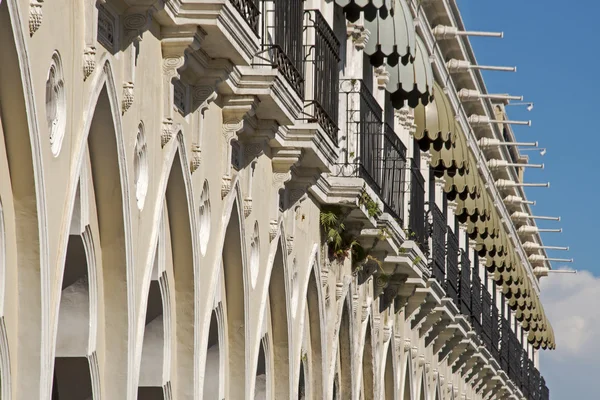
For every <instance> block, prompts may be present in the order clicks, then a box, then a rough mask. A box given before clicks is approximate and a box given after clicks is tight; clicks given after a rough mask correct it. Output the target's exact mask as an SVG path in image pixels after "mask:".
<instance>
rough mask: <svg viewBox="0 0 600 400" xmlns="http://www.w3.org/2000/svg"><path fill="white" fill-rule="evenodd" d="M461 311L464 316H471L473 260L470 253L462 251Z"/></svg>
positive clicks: (459, 292) (459, 295)
mask: <svg viewBox="0 0 600 400" xmlns="http://www.w3.org/2000/svg"><path fill="white" fill-rule="evenodd" d="M458 288H459V291H458V298H459V310H460V313H461V314H463V315H471V260H469V253H467V252H465V251H462V250H461V256H460V281H459V285H458Z"/></svg>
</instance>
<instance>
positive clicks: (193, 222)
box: [130, 131, 201, 396]
mask: <svg viewBox="0 0 600 400" xmlns="http://www.w3.org/2000/svg"><path fill="white" fill-rule="evenodd" d="M186 149H187V144H186V142H185V135H184V134H183V132H181V131H179V132H178V133H177V135H176V136H175V140H173V141H171V142H169V144H167V146H165V148H164V149H163V165H162V169H161V172H160V178H159V182H158V185H157V191H158V196H157V198H156V203H155V204H154V210H153V214H152V215H153V217H152V218H153V220H154V224H153V227H152V230H151V233H150V241H149V247H148V248H149V251H148V252H147V253H146V260H145V262H144V265H145V267H144V273H143V276H142V281H141V285H140V292H141V293H147V292H148V288H149V286H150V283H151V278H152V269H153V265H154V254H155V252H154V249H155V248H156V246H157V244H158V240H159V236H160V230H161V223H162V215H163V212H164V210H165V206H164V204H165V199H166V194H167V185H168V181H169V177H170V174H171V170H172V167H173V165H174V162H175V161H176V158H177V157H179V160H180V164H181V168H182V175H183V181H184V185H185V192H186V193H185V198H186V201H187V204H188V211H189V213H190V222H189V223H190V230H191V233H190V234H191V239H192V247H193V263H194V266H193V270H194V276H199V268H200V261H199V259H200V256H199V253H198V251H199V250H198V249H199V244H198V221H197V218H195V217H194V216H195V212H194V210H195V208H196V206H195V201H194V195H193V185H192V179H191V174H190V173H189V169H187V168H186V167H185V166H187V165H189V158H188V156H187V151H186ZM173 286H174V285H170V287H169V290H170V291H171V288H172V287H173ZM199 292H200V289H199V281H198V280H197V279H194V303H195V307H194V308H195V310H196V309H197V307H198V305H199V303H200V298H199ZM147 301H148V299H147V296H139V303H138V305H137V309H138V310H145V309H146V307H147ZM170 307H171V309H172V308H173V304H171V305H170ZM137 316H138V318H137V320H136V325H135V326H136V330H135V336H134V338H135V340H134V343H135V348H134V367H133V368H134V369H133V371H134V372H133V374H134V375H133V379H132V380H131V381H130V391H131V396H133V395H134V394H135V391H136V390H137V387H138V379H139V371H140V365H141V364H140V363H141V358H142V346H143V338H144V328H145V324H144V320H145V312H138V313H137ZM172 317H173V310H171V318H172ZM194 319H195V320H196V321H197V317H196V316H195V317H194ZM197 326H198V323H197V322H196V323H195V329H194V335H195V338H194V349H197V348H198V346H197V344H198V343H199V342H200V337H199V335H200V333H199V329H197ZM193 356H194V365H198V362H199V355H198V352H197V351H194V355H193ZM193 371H194V379H197V378H198V377H199V373H200V369H199V368H194V369H193ZM168 386H169V390H170V388H171V384H170V383H169V384H168ZM197 386H198V385H195V389H194V390H195V391H196V392H197V393H199V392H200V390H201V388H200V387H197ZM165 390H167V389H165ZM198 395H199V394H198Z"/></svg>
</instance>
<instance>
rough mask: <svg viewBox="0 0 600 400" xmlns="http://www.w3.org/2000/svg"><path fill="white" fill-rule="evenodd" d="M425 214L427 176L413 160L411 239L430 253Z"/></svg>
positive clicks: (411, 173)
mask: <svg viewBox="0 0 600 400" xmlns="http://www.w3.org/2000/svg"><path fill="white" fill-rule="evenodd" d="M426 222H427V221H426V214H425V178H424V177H423V174H421V170H420V169H419V168H418V167H417V166H416V165H415V160H414V159H412V160H411V167H410V212H409V214H408V229H409V230H410V237H409V238H410V239H411V240H414V241H415V242H416V243H417V244H418V245H419V247H420V248H421V250H423V251H424V252H426V253H428V243H427V228H426Z"/></svg>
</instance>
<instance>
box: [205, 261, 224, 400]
mask: <svg viewBox="0 0 600 400" xmlns="http://www.w3.org/2000/svg"><path fill="white" fill-rule="evenodd" d="M224 294H225V286H224V277H223V268H222V267H221V268H219V277H218V281H217V285H216V291H215V295H214V298H213V302H212V308H211V315H210V317H211V320H210V325H209V327H208V330H207V331H208V341H207V345H206V359H205V364H204V369H203V376H204V379H203V382H202V391H203V397H202V398H203V399H206V400H210V399H213V398H215V396H213V395H214V393H215V391H217V392H218V396H217V397H216V398H218V399H223V398H225V375H226V373H227V365H226V364H227V363H226V360H227V338H226V332H225V330H226V326H225V320H224V319H225V318H226V315H224V312H225V310H226V305H224V303H225V298H224ZM213 329H215V330H216V331H217V332H216V338H211V337H212V336H213V335H214V334H215V332H213ZM211 339H213V340H214V339H216V343H211V342H212V341H211ZM215 359H216V360H215ZM209 364H210V368H209ZM214 364H217V365H216V369H217V371H216V375H217V376H216V377H215V376H214V375H215V374H214V373H215V371H214V369H215V368H214V367H215V365H214Z"/></svg>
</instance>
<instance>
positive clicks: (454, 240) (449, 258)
mask: <svg viewBox="0 0 600 400" xmlns="http://www.w3.org/2000/svg"><path fill="white" fill-rule="evenodd" d="M446 229H447V230H448V239H447V244H446V249H447V250H446V293H447V294H448V297H450V298H451V299H452V301H454V304H456V306H457V307H460V303H459V298H458V287H459V280H460V277H459V273H460V271H459V269H458V253H459V250H460V248H459V243H458V237H457V236H456V234H455V233H454V232H453V231H452V229H450V227H448V228H446Z"/></svg>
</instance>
